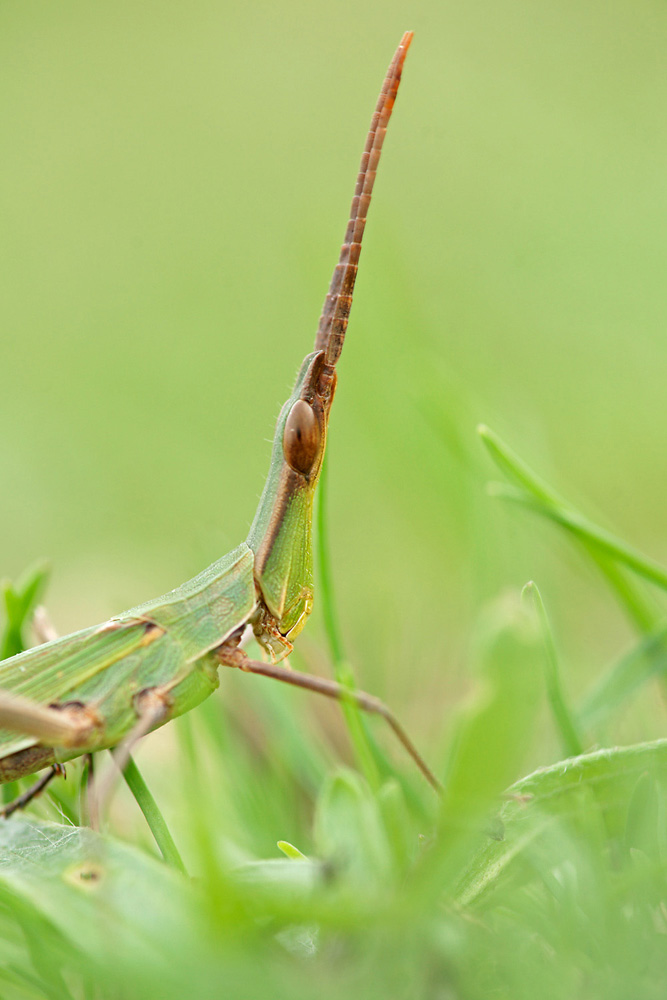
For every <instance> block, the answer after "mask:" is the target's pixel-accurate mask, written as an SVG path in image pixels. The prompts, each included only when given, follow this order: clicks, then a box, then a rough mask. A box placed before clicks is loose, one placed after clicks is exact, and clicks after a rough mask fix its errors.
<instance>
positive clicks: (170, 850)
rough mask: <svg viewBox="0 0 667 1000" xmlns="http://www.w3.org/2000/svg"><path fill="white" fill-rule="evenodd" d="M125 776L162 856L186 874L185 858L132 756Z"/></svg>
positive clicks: (125, 770) (126, 766)
mask: <svg viewBox="0 0 667 1000" xmlns="http://www.w3.org/2000/svg"><path fill="white" fill-rule="evenodd" d="M123 777H124V778H125V782H126V784H127V787H128V788H129V789H130V791H131V792H132V795H133V796H134V798H135V799H136V802H137V805H138V806H139V808H140V809H141V811H142V813H143V814H144V817H145V819H146V822H147V823H148V826H149V828H150V831H151V833H152V834H153V837H154V838H155V843H156V844H157V846H158V847H159V849H160V853H161V854H162V857H163V858H164V860H165V861H166V862H167V864H168V865H171V866H172V868H176V869H177V870H178V871H180V872H183V874H184V875H187V872H186V870H185V865H184V864H183V859H182V858H181V855H180V854H179V852H178V848H177V847H176V844H175V843H174V839H173V837H172V835H171V833H170V832H169V827H168V826H167V824H166V822H165V819H164V816H163V815H162V813H161V812H160V809H159V807H158V804H157V802H156V801H155V799H154V798H153V796H152V794H151V792H150V790H149V788H148V785H147V784H146V782H145V781H144V779H143V777H142V774H141V771H140V770H139V768H138V767H137V765H136V764H135V762H134V760H133V759H132V757H130V758H129V760H128V762H127V764H126V765H125V767H124V768H123Z"/></svg>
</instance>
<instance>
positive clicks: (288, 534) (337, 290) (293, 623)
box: [248, 31, 412, 656]
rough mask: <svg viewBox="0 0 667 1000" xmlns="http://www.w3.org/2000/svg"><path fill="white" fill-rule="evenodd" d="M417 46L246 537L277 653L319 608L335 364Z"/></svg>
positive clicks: (364, 168) (381, 119)
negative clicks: (320, 516)
mask: <svg viewBox="0 0 667 1000" xmlns="http://www.w3.org/2000/svg"><path fill="white" fill-rule="evenodd" d="M411 41H412V32H411V31H406V32H405V34H404V35H403V38H402V39H401V44H400V45H399V46H398V48H397V50H396V53H395V54H394V58H393V59H392V61H391V63H390V65H389V69H388V71H387V75H386V77H385V80H384V83H383V85H382V90H381V91H380V97H379V98H378V103H377V105H376V108H375V113H374V115H373V117H372V119H371V127H370V131H369V133H368V137H367V139H366V146H365V148H364V152H363V155H362V158H361V166H360V169H359V174H358V177H357V184H356V187H355V191H354V197H353V199H352V208H351V210H350V219H349V222H348V224H347V229H346V231H345V240H344V242H343V246H342V247H341V251H340V257H339V259H338V264H337V266H336V268H335V270H334V273H333V277H332V279H331V284H330V285H329V292H328V294H327V297H326V299H325V300H324V309H323V311H322V315H321V316H320V322H319V325H318V328H317V336H316V338H315V353H314V354H309V355H308V356H307V357H306V358H305V359H304V362H303V364H302V365H301V371H300V372H299V374H298V376H297V380H296V385H295V386H294V391H293V392H292V395H291V396H290V398H289V399H288V400H287V402H286V403H285V405H284V406H283V408H282V410H281V411H280V416H279V417H278V426H277V428H276V436H275V439H274V443H273V455H272V457H271V468H270V470H269V478H268V480H267V483H266V486H265V487H264V492H263V493H262V498H261V500H260V501H259V507H258V509H257V513H256V514H255V520H254V521H253V523H252V527H251V529H250V535H249V536H248V545H249V546H250V548H251V549H252V550H253V552H254V553H255V587H256V589H257V600H258V603H257V610H256V612H255V614H254V616H253V619H252V621H253V627H254V630H255V635H256V636H257V638H258V639H259V641H260V642H261V643H262V644H263V645H264V646H265V647H266V648H267V649H268V650H269V651H272V652H273V653H276V654H278V655H283V656H284V655H285V653H287V652H289V650H290V649H291V648H292V647H291V639H293V638H294V636H296V635H297V634H298V633H299V632H300V631H301V629H302V628H303V626H304V625H305V623H306V619H307V618H308V615H309V614H310V611H311V608H312V605H313V547H312V525H311V520H312V511H313V497H314V495H315V487H316V486H317V480H318V478H319V475H320V469H321V468H322V459H323V457H324V449H325V446H326V438H327V424H328V422H329V410H330V409H331V403H332V401H333V397H334V392H335V390H336V362H337V361H338V358H339V357H340V353H341V350H342V348H343V341H344V340H345V331H346V329H347V321H348V317H349V315H350V308H351V306H352V295H353V292H354V283H355V280H356V276H357V268H358V265H359V254H360V252H361V241H362V239H363V235H364V229H365V226H366V215H367V212H368V206H369V205H370V201H371V194H372V192H373V184H374V182H375V175H376V172H377V166H378V162H379V160H380V153H381V151H382V144H383V142H384V137H385V133H386V131H387V124H388V122H389V118H390V116H391V112H392V108H393V107H394V101H395V100H396V93H397V91H398V86H399V83H400V82H401V73H402V71H403V63H404V61H405V56H406V54H407V51H408V49H409V47H410V43H411Z"/></svg>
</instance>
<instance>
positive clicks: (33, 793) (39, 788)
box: [0, 764, 65, 819]
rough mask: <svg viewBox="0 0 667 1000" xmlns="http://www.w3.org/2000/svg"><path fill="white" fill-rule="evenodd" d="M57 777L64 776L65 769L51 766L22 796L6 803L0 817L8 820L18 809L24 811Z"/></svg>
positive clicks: (61, 766)
mask: <svg viewBox="0 0 667 1000" xmlns="http://www.w3.org/2000/svg"><path fill="white" fill-rule="evenodd" d="M58 775H62V776H63V777H64V775H65V767H64V765H63V764H51V766H50V768H49V770H48V771H47V772H46V774H43V775H42V777H41V778H39V779H38V780H37V781H36V782H35V783H34V784H33V785H31V786H30V788H28V789H26V791H25V792H23V794H22V795H19V796H18V797H17V798H15V799H14V801H13V802H8V803H7V805H6V806H3V807H2V809H0V816H2V818H3V819H8V818H9V817H10V816H11V815H12V813H15V812H18V810H19V809H25V807H26V806H27V805H30V803H31V802H32V801H33V800H34V799H36V798H37V797H38V796H40V795H41V794H42V792H43V791H44V790H45V788H46V787H47V785H49V784H50V783H51V782H52V781H53V779H54V778H56V777H58Z"/></svg>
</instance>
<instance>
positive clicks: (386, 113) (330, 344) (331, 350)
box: [315, 31, 413, 367]
mask: <svg viewBox="0 0 667 1000" xmlns="http://www.w3.org/2000/svg"><path fill="white" fill-rule="evenodd" d="M412 36H413V32H412V31H406V32H405V34H404V35H403V38H402V39H401V44H400V45H399V46H398V48H397V49H396V53H395V55H394V58H393V59H392V61H391V64H390V66H389V69H388V70H387V75H386V77H385V80H384V83H383V84H382V90H381V91H380V97H379V98H378V103H377V107H376V108H375V112H374V113H373V117H372V119H371V127H370V130H369V132H368V138H367V139H366V146H365V147H364V152H363V155H362V157H361V166H360V167H359V175H358V177H357V186H356V188H355V190H354V198H353V199H352V207H351V209H350V221H349V222H348V224H347V230H346V232H345V241H344V243H343V246H342V247H341V251H340V257H339V259H338V264H337V265H336V269H335V271H334V273H333V277H332V279H331V284H330V285H329V291H328V293H327V297H326V299H325V300H324V308H323V310H322V315H321V316H320V322H319V324H318V327H317V337H316V338H315V350H316V351H326V363H327V365H331V366H332V367H333V366H334V365H335V364H336V362H337V361H338V358H339V357H340V352H341V351H342V349H343V341H344V339H345V331H346V329H347V321H348V317H349V315H350V309H351V308H352V293H353V292H354V282H355V280H356V277H357V268H358V266H359V254H360V253H361V240H362V238H363V235H364V228H365V226H366V215H367V213H368V206H369V205H370V202H371V195H372V193H373V184H374V183H375V174H376V172H377V166H378V163H379V162H380V153H381V152H382V143H383V142H384V137H385V134H386V132H387V125H388V124H389V119H390V118H391V112H392V110H393V107H394V102H395V100H396V93H397V91H398V85H399V84H400V82H401V74H402V72H403V63H404V62H405V57H406V55H407V53H408V49H409V48H410V42H411V41H412Z"/></svg>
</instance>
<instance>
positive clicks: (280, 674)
mask: <svg viewBox="0 0 667 1000" xmlns="http://www.w3.org/2000/svg"><path fill="white" fill-rule="evenodd" d="M216 654H217V656H218V659H219V660H220V662H221V663H222V664H223V665H224V666H226V667H238V668H239V669H240V670H245V671H247V672H248V673H251V674H260V675H261V676H262V677H273V678H274V680H277V681H284V683H285V684H292V685H293V686H294V687H300V688H305V689H306V690H307V691H315V692H316V693H317V694H322V695H324V696H325V697H326V698H333V699H334V700H335V701H347V702H351V703H352V704H353V705H356V706H357V708H360V709H361V711H362V712H367V713H369V714H371V715H381V716H382V718H383V719H385V720H386V722H387V723H388V724H389V726H390V727H391V729H392V730H393V732H394V734H395V735H396V737H397V738H398V740H399V741H400V742H401V743H402V745H403V747H404V748H405V750H406V751H407V752H408V753H409V754H410V756H411V757H412V759H413V761H414V762H415V764H416V765H417V767H418V768H419V770H420V771H421V773H422V774H423V775H424V777H425V778H426V780H427V781H428V783H429V784H430V785H432V787H433V788H435V790H436V791H437V792H438V793H440V792H442V785H441V784H440V782H439V781H438V779H437V778H436V777H435V775H434V774H433V772H432V771H431V769H430V767H429V766H428V764H427V763H426V761H425V760H424V758H423V757H422V755H421V754H420V753H419V751H418V750H417V748H416V746H415V745H414V743H413V742H412V740H411V739H410V737H409V736H408V734H407V733H406V731H405V729H404V728H403V726H402V725H401V724H400V722H399V721H398V719H397V718H396V717H395V715H394V714H393V712H392V711H391V710H390V709H389V708H388V707H387V706H386V705H385V704H384V702H383V701H380V699H379V698H376V697H374V696H373V695H371V694H367V693H366V692H365V691H358V690H350V689H349V688H346V687H343V685H342V684H338V683H337V682H336V681H332V680H329V679H328V678H326V677H316V676H315V675H314V674H304V673H301V672H300V671H298V670H288V669H287V668H286V667H281V666H279V665H278V664H276V663H263V662H262V661H261V660H251V659H249V657H248V656H247V654H246V653H244V651H243V650H242V649H237V648H234V647H230V646H228V645H227V644H223V645H222V646H221V647H220V648H219V649H218V650H217V651H216Z"/></svg>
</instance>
